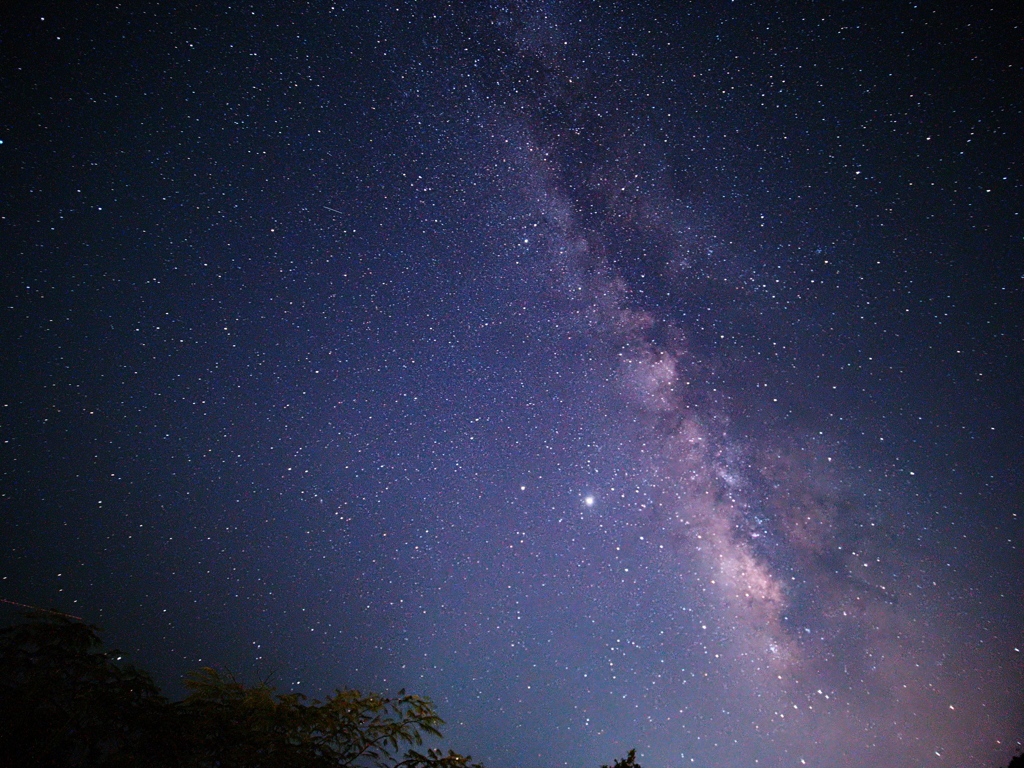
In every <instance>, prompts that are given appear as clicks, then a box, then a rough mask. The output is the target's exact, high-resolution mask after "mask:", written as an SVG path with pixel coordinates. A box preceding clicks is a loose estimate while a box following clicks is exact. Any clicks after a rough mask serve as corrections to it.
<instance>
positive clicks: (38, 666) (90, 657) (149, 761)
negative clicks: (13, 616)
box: [0, 614, 481, 768]
mask: <svg viewBox="0 0 1024 768" xmlns="http://www.w3.org/2000/svg"><path fill="white" fill-rule="evenodd" d="M29 619H30V620H29V621H27V622H25V623H22V624H18V625H16V626H13V627H8V628H5V629H2V630H0V722H2V723H3V727H2V728H0V765H3V766H6V765H12V766H13V765H25V766H28V765H32V766H39V767H40V768H56V767H57V766H60V767H61V768H78V767H79V766H82V767H83V768H84V767H85V766H90V767H92V766H103V767H108V766H109V767H110V768H120V767H121V766H138V765H146V766H148V767H149V768H163V767H164V766H167V767H168V768H171V767H177V766H182V767H184V766H189V768H206V767H207V766H209V768H213V766H218V767H219V768H243V767H244V768H285V767H286V766H287V768H327V767H331V768H481V766H479V765H477V764H476V763H472V762H471V760H470V758H469V757H468V756H463V755H460V754H458V753H455V752H448V753H447V754H445V753H442V752H441V751H440V750H437V749H427V750H425V751H418V750H417V749H416V748H417V747H420V746H421V745H422V743H423V738H424V736H431V737H436V738H439V737H440V736H441V733H440V731H439V730H438V727H439V726H440V725H442V724H443V721H442V720H441V718H440V717H438V715H437V713H436V712H435V711H434V708H433V705H432V704H431V703H430V701H429V700H427V699H424V698H420V697H418V696H413V695H410V694H406V693H405V692H404V691H402V692H400V693H399V695H398V696H397V697H394V698H386V697H381V696H377V695H374V694H362V693H360V692H358V691H340V690H339V691H336V692H335V694H334V695H333V696H330V697H328V698H327V699H326V700H325V701H323V702H320V701H316V700H313V701H309V700H307V699H306V698H305V697H304V696H303V695H302V694H298V693H289V694H276V693H275V691H274V689H273V688H271V687H270V686H269V685H267V684H265V683H264V684H260V685H256V686H253V687H246V686H245V685H243V684H242V683H239V682H238V681H236V680H234V679H233V678H230V677H227V676H225V675H222V674H220V673H219V672H217V671H215V670H212V669H201V670H199V671H198V672H196V673H194V674H193V675H192V676H190V678H189V679H188V680H187V682H186V686H187V687H188V690H189V695H188V696H187V697H186V698H185V699H184V700H182V701H180V702H169V701H168V700H167V699H166V698H164V697H163V696H162V695H161V694H160V692H159V690H158V688H157V686H156V685H155V684H154V682H153V680H152V678H150V677H149V676H148V675H147V674H146V673H145V672H141V671H139V670H137V669H135V668H134V667H132V666H129V665H126V664H119V663H118V662H119V660H120V656H119V655H118V654H117V652H116V651H102V650H101V647H102V643H101V641H100V639H99V635H98V631H99V630H98V629H97V627H94V626H92V625H89V624H84V623H79V622H75V621H71V620H69V619H67V618H65V617H62V616H54V615H43V614H39V615H30V616H29Z"/></svg>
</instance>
